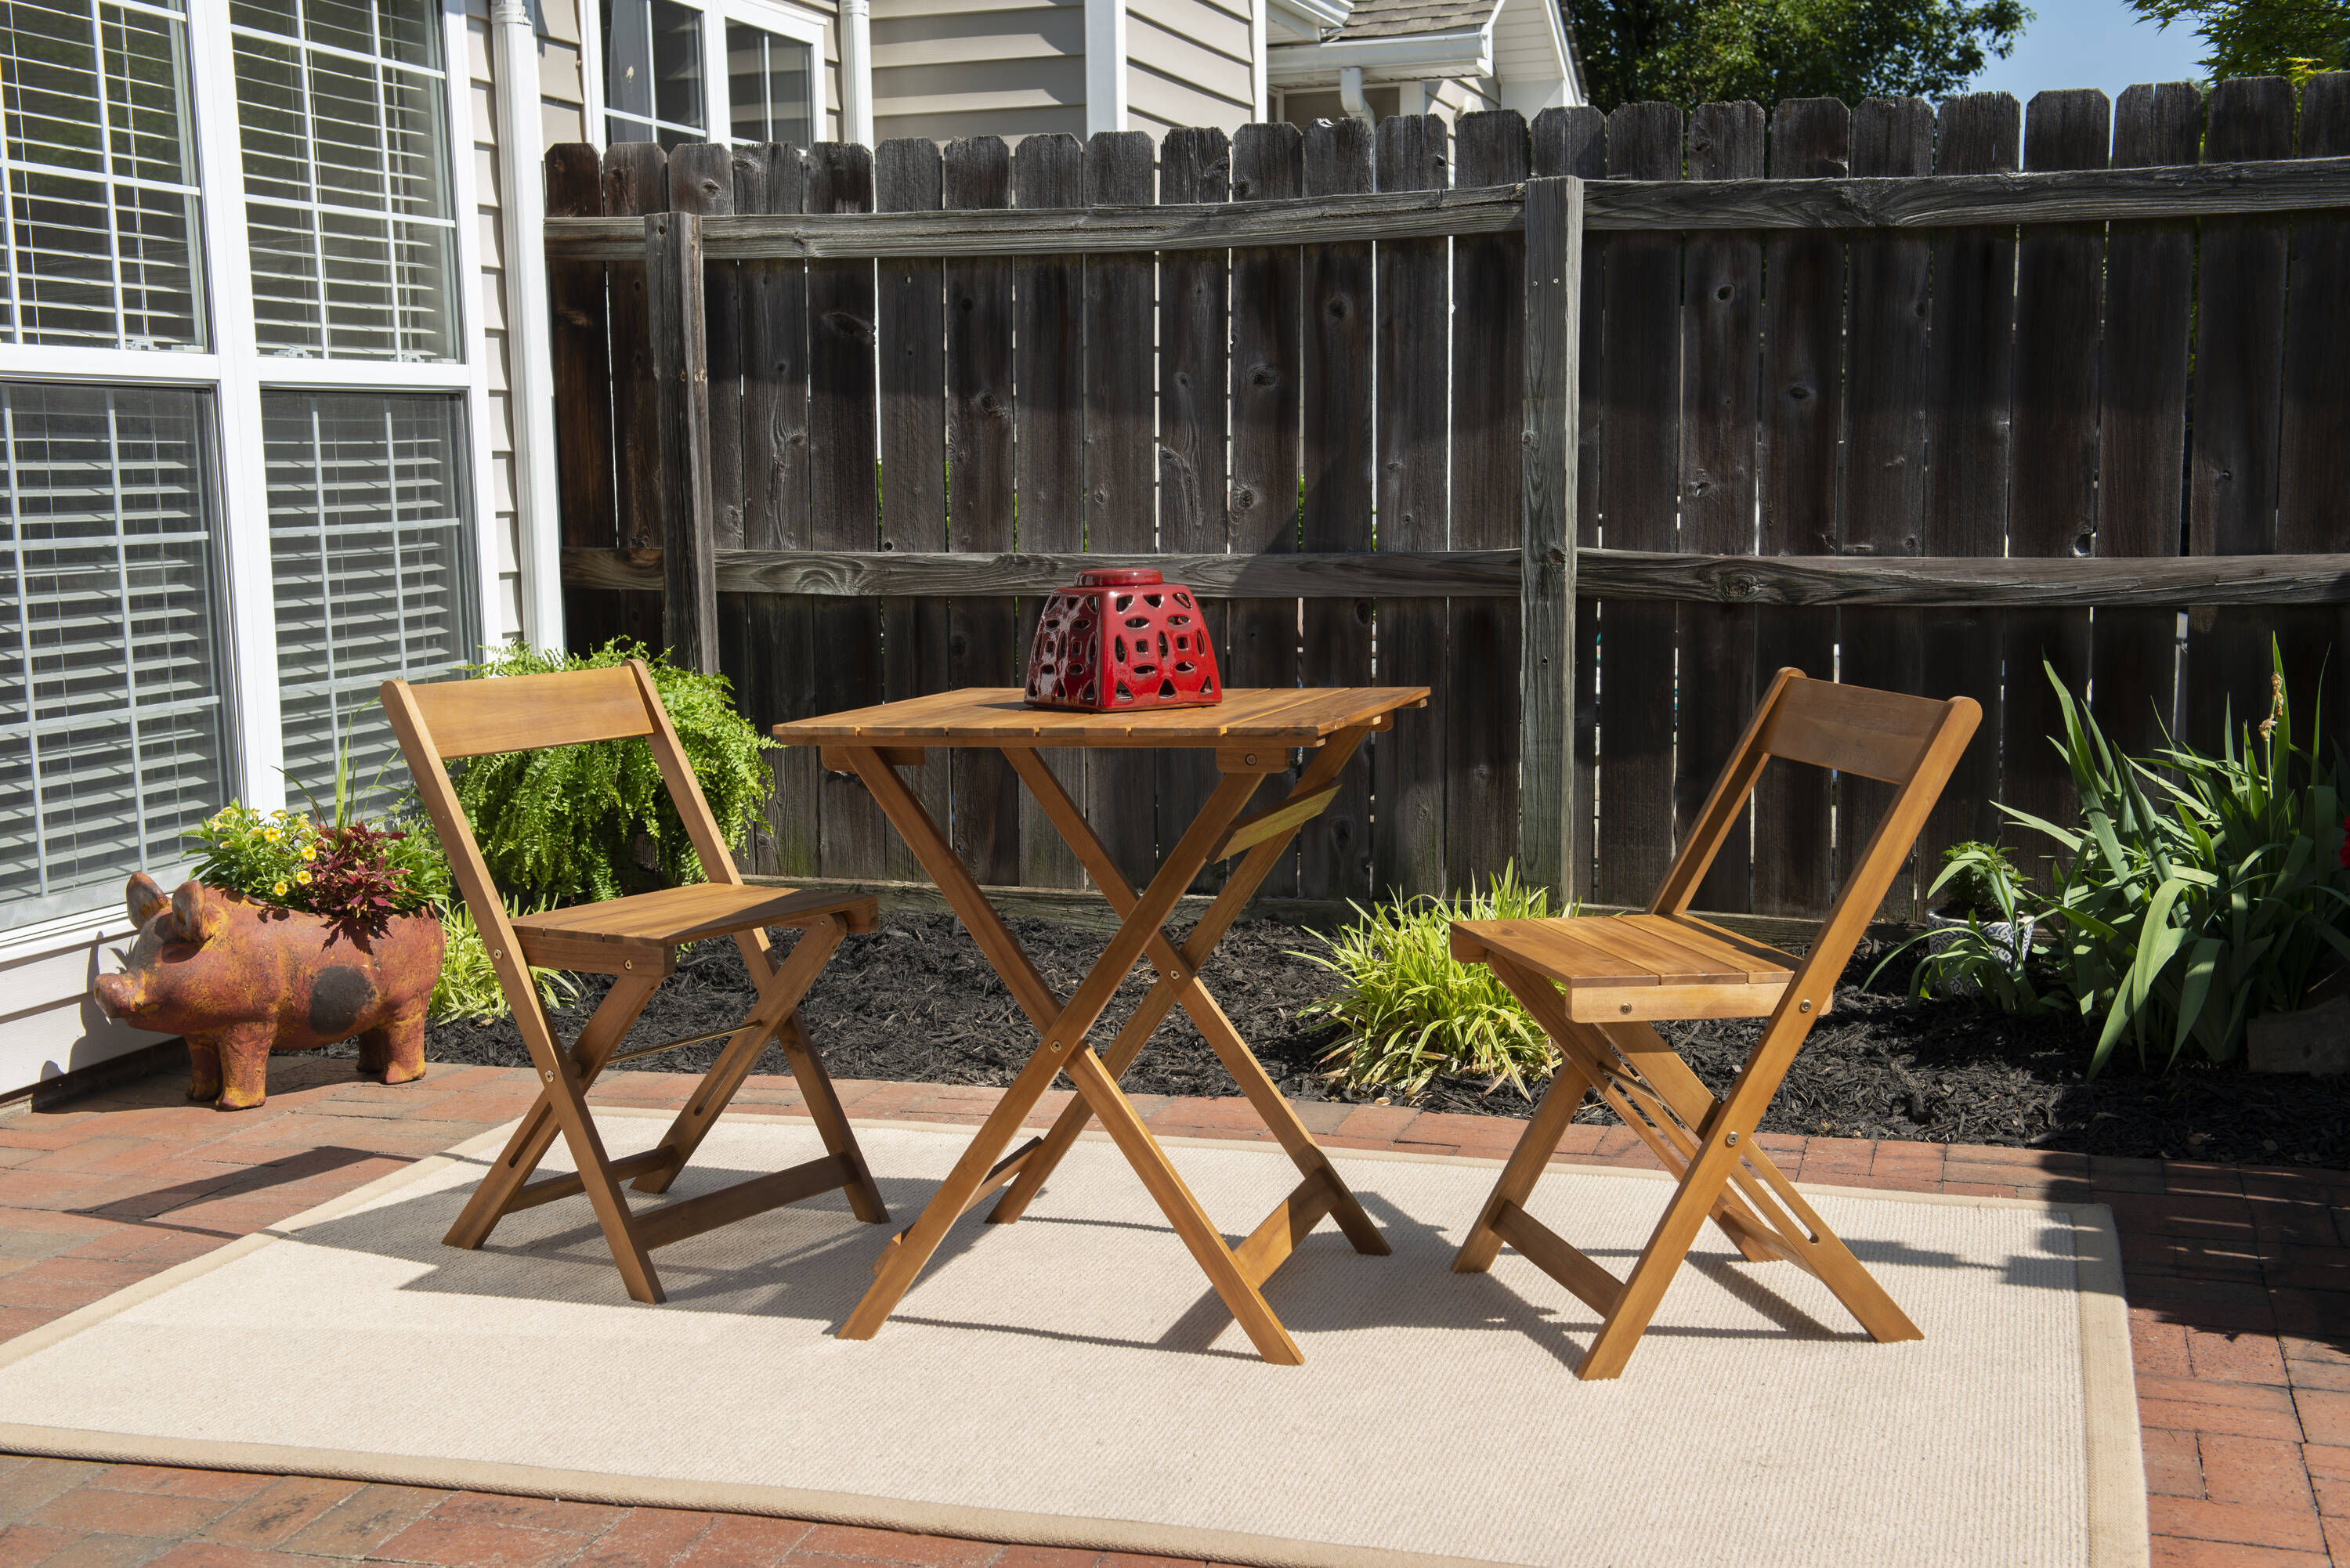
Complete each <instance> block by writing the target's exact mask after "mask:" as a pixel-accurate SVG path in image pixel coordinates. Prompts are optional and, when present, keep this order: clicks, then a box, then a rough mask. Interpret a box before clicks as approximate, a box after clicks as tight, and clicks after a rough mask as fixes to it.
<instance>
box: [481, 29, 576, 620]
mask: <svg viewBox="0 0 2350 1568" xmlns="http://www.w3.org/2000/svg"><path fill="white" fill-rule="evenodd" d="M490 58H491V70H492V72H493V74H494V77H495V80H496V88H495V90H494V91H493V92H492V94H491V98H492V99H493V100H494V106H495V107H494V109H493V111H492V112H493V113H494V115H495V116H496V119H497V137H498V194H499V196H500V197H501V198H502V200H501V201H500V202H499V203H498V227H499V230H500V232H501V234H502V235H503V237H504V242H505V253H506V255H505V260H506V267H505V296H506V298H505V305H506V376H507V388H508V396H507V398H506V414H507V417H508V418H509V419H510V420H512V421H513V422H514V491H515V496H514V499H515V545H516V547H517V550H518V552H519V555H520V557H521V559H520V561H519V563H518V564H519V566H520V567H521V571H522V634H523V637H524V639H525V640H526V641H527V642H529V643H530V645H531V646H532V647H534V648H561V647H562V646H563V535H562V526H561V522H560V519H559V518H558V517H557V515H556V477H555V359H554V353H553V345H552V343H551V341H550V333H549V329H548V325H547V319H546V239H545V234H546V187H545V185H544V184H543V183H542V182H541V181H542V177H541V174H540V172H539V154H540V151H541V149H540V143H541V141H542V140H544V138H545V136H546V131H545V130H544V128H543V127H542V126H541V124H540V122H539V110H538V36H537V33H536V29H535V28H534V27H533V26H532V25H531V16H530V4H529V0H491V4H490Z"/></svg>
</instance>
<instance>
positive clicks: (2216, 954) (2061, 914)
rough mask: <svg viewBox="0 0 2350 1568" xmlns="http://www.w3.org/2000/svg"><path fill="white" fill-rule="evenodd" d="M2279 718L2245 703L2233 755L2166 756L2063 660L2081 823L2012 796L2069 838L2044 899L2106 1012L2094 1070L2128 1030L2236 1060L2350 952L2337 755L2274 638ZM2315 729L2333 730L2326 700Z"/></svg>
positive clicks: (2085, 984) (2077, 985)
mask: <svg viewBox="0 0 2350 1568" xmlns="http://www.w3.org/2000/svg"><path fill="white" fill-rule="evenodd" d="M2271 663H2272V669H2273V673H2272V675H2271V676H2270V680H2269V704H2268V713H2267V717H2266V718H2265V720H2263V721H2262V722H2261V723H2259V724H2257V725H2246V726H2245V727H2244V728H2243V729H2242V730H2241V732H2239V731H2238V730H2237V729H2236V727H2235V725H2234V722H2233V720H2232V716H2231V717H2230V722H2229V723H2228V725H2227V727H2226V729H2225V730H2224V732H2223V733H2222V738H2221V750H2220V755H2219V756H2217V757H2213V756H2208V755H2206V754H2204V753H2201V752H2199V751H2196V750H2193V749H2192V748H2190V747H2188V746H2184V745H2178V744H2173V745H2170V746H2168V747H2167V748H2165V749H2163V750H2161V751H2159V752H2158V753H2156V760H2155V761H2153V762H2141V761H2139V760H2138V759H2137V758H2134V757H2128V756H2125V755H2123V754H2122V753H2118V752H2116V751H2115V750H2114V748H2113V746H2112V745H2111V744H2110V743H2108V742H2107V741H2106V737H2105V734H2104V732H2102V731H2101V730H2099V729H2098V727H2097V722H2096V720H2095V718H2094V717H2092V716H2090V715H2089V714H2087V713H2085V712H2084V711H2082V710H2081V709H2080V707H2079V706H2078V705H2077V704H2076V703H2075V702H2074V700H2073V697H2072V694H2071V693H2070V692H2068V691H2065V690H2064V683H2063V682H2062V681H2060V680H2057V678H2056V672H2055V671H2054V670H2053V669H2052V670H2049V671H2048V680H2049V682H2050V683H2051V684H2052V685H2054V687H2055V689H2056V697H2057V701H2059V702H2060V703H2061V704H2062V705H2063V708H2064V735H2063V736H2062V737H2060V738H2057V739H2056V741H2055V744H2056V748H2057V750H2058V751H2059V752H2060V753H2062V754H2063V755H2064V758H2065V760H2066V761H2067V762H2068V763H2070V764H2071V766H2072V770H2073V782H2074V785H2075V786H2076V788H2077V789H2078V791H2079V795H2080V819H2079V826H2077V828H2064V827H2059V826H2056V825H2055V824H2054V823H2050V822H2044V821H2043V820H2041V819H2040V818H2039V817H2036V816H2033V815H2029V814H2028V813H2025V812H2021V811H2017V810H2015V809H2013V808H2012V807H2009V806H2002V807H2001V808H2000V809H2001V810H2002V811H2003V812H2005V813H2006V814H2007V815H2008V816H2009V818H2010V819H2011V820H2012V821H2014V822H2017V823H2020V824H2022V826H2026V827H2030V828H2033V829H2034V830H2035V831H2037V832H2040V833H2043V834H2045V835H2047V836H2049V837H2050V838H2053V839H2054V840H2055V841H2056V843H2057V845H2058V846H2060V847H2061V848H2062V849H2063V851H2064V854H2063V855H2062V856H2060V857H2058V862H2057V876H2056V881H2055V887H2054V891H2053V892H2050V893H2047V894H2035V895H2033V896H2032V897H2031V898H2030V903H2031V905H2032V906H2033V910H2034V912H2035V913H2037V914H2038V915H2039V916H2040V918H2041V919H2043V920H2045V921H2049V922H2051V923H2052V924H2053V925H2054V929H2055V930H2056V932H2057V950H2056V965H2057V969H2058V971H2059V973H2060V974H2061V976H2062V982H2063V985H2064V991H2065V992H2066V994H2067V995H2068V996H2069V997H2070V999H2071V1000H2072V1002H2074V1005H2076V1006H2077V1007H2078V1008H2079V1010H2080V1012H2081V1015H2082V1017H2083V1018H2085V1019H2086V1020H2088V1021H2089V1022H2091V1023H2095V1024H2097V1025H2098V1034H2097V1044H2096V1050H2095V1055H2094V1056H2093V1057H2092V1059H2091V1066H2090V1070H2091V1071H2092V1072H2095V1071H2096V1070H2097V1069H2098V1068H2100V1067H2102V1066H2104V1065H2105V1063H2106V1057H2107V1056H2108V1055H2109V1054H2111V1053H2112V1051H2113V1049H2114V1046H2115V1045H2116V1044H2117V1043H2119V1042H2120V1041H2121V1039H2122V1038H2123V1037H2124V1036H2125V1035H2126V1036H2127V1037H2128V1038H2129V1039H2130V1040H2132V1041H2133V1042H2135V1043H2136V1044H2137V1049H2138V1054H2139V1058H2140V1060H2141V1061H2144V1060H2146V1059H2147V1056H2148V1054H2149V1052H2150V1051H2162V1052H2167V1054H2168V1059H2169V1060H2171V1061H2174V1062H2175V1061H2176V1060H2177V1059H2178V1054H2179V1053H2180V1052H2181V1051H2183V1050H2184V1049H2185V1048H2186V1046H2187V1045H2188V1044H2189V1042H2190V1041H2192V1042H2193V1043H2194V1044H2196V1046H2197V1047H2198V1048H2199V1049H2200V1050H2201V1051H2202V1052H2203V1054H2205V1055H2207V1056H2209V1057H2210V1058H2211V1059H2212V1060H2213V1061H2216V1062H2225V1061H2228V1060H2230V1058H2232V1057H2233V1056H2234V1055H2235V1054H2236V1053H2237V1050H2238V1049H2239V1048H2240V1046H2241V1044H2242V1042H2243V1037H2244V1024H2245V1022H2246V1021H2247V1020H2248V1019H2251V1018H2254V1017H2257V1016H2259V1015H2260V1014H2261V1013H2263V1012H2275V1011H2280V1010H2283V1009H2288V1008H2292V1007H2295V1006H2297V1005H2299V1003H2300V1000H2301V993H2302V989H2303V984H2304V982H2305V981H2307V978H2308V975H2309V970H2310V966H2311V964H2312V962H2313V961H2314V960H2315V959H2316V958H2317V956H2318V955H2319V954H2320V953H2321V952H2322V951H2324V950H2328V949H2331V950H2333V951H2334V952H2337V953H2341V954H2343V955H2344V956H2345V957H2350V892H2345V890H2344V887H2343V880H2344V879H2343V875H2342V866H2341V857H2342V843H2343V832H2342V827H2341V820H2342V811H2341V802H2340V797H2339V795H2338V794H2337V793H2336V790H2335V786H2334V771H2335V767H2334V760H2333V759H2330V758H2327V757H2324V756H2321V755H2320V754H2319V753H2318V752H2317V749H2316V747H2315V746H2314V745H2304V744H2303V743H2301V742H2298V741H2296V740H2295V738H2294V727H2293V711H2292V708H2291V705H2290V703H2289V702H2288V701H2286V695H2285V688H2284V659H2283V656H2282V653H2281V652H2278V651H2277V650H2276V649H2275V648H2274V646H2273V644H2272V649H2271ZM2309 731H2310V732H2311V733H2312V734H2323V733H2324V729H2323V728H2322V726H2321V724H2320V722H2319V719H2318V715H2317V713H2316V711H2314V709H2313V711H2312V713H2311V722H2310V725H2309Z"/></svg>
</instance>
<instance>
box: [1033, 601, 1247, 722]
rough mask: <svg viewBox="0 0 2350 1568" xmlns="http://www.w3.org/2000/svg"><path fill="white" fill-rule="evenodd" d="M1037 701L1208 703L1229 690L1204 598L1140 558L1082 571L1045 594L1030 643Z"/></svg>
mask: <svg viewBox="0 0 2350 1568" xmlns="http://www.w3.org/2000/svg"><path fill="white" fill-rule="evenodd" d="M1027 696H1028V701H1029V702H1030V703H1032V704H1033V705H1035V706H1036V707H1039V708H1080V709H1083V710H1085V711H1087V712H1093V713H1109V712H1116V711H1119V710H1122V709H1129V708H1203V707H1206V706H1208V705H1209V704H1211V703H1214V702H1221V701H1223V698H1224V686H1223V681H1222V679H1221V678H1220V677H1219V676H1218V675H1217V673H1216V650H1215V648H1214V647H1213V646H1212V645H1211V643H1210V642H1209V640H1208V628H1207V626H1206V624H1205V623H1204V622H1203V621H1202V620H1201V617H1200V606H1199V604H1198V602H1197V601H1196V600H1194V599H1193V598H1192V597H1191V589H1189V588H1187V587H1184V586H1183V585H1182V584H1180V583H1167V582H1161V581H1160V580H1159V574H1158V573H1157V572H1154V571H1149V570H1146V569H1139V568H1128V569H1120V570H1105V571H1094V572H1079V573H1078V574H1077V586H1076V587H1073V588H1063V589H1061V590H1060V591H1059V592H1057V593H1055V595H1054V596H1053V597H1051V598H1049V599H1047V600H1045V613H1044V614H1043V615H1042V616H1040V617H1039V618H1037V621H1036V640H1035V643H1034V644H1032V645H1031V647H1030V649H1029V652H1028V692H1027Z"/></svg>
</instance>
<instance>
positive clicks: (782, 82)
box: [726, 22, 812, 147]
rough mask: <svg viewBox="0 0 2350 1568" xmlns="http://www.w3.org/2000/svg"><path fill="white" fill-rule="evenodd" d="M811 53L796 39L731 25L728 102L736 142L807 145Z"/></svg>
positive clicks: (738, 24)
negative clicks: (775, 142)
mask: <svg viewBox="0 0 2350 1568" xmlns="http://www.w3.org/2000/svg"><path fill="white" fill-rule="evenodd" d="M809 53H810V51H809V49H808V47H807V46H806V44H803V43H800V42H798V41H797V40H796V39H792V38H785V37H779V36H776V35H775V34H774V33H770V32H767V31H766V30H764V28H759V27H753V26H746V25H744V24H743V23H741V22H729V23H727V24H726V99H727V107H728V109H729V111H730V116H731V119H732V120H733V130H732V131H731V134H732V135H733V139H734V140H737V141H754V142H757V141H785V142H789V143H790V144H791V145H793V146H795V147H806V146H807V145H808V143H809V141H810V140H811V128H810V126H809V120H810V119H811V118H812V117H811V115H810V113H809V109H810V105H809V103H808V57H809Z"/></svg>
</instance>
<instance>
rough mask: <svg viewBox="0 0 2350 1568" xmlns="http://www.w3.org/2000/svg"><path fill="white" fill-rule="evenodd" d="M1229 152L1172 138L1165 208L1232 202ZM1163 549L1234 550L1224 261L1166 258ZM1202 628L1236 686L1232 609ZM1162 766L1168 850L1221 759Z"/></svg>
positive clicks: (1175, 759) (1214, 607)
mask: <svg viewBox="0 0 2350 1568" xmlns="http://www.w3.org/2000/svg"><path fill="white" fill-rule="evenodd" d="M1231 199H1232V144H1231V142H1230V141H1229V140H1226V138H1225V136H1224V133H1223V132H1222V131H1221V130H1170V131H1169V132H1168V133H1167V139H1166V140H1164V141H1162V142H1161V143H1160V144H1159V200H1160V201H1161V202H1169V203H1173V202H1227V201H1230V200H1231ZM1231 304H1232V300H1231V274H1230V271H1229V263H1228V260H1227V254H1226V253H1225V252H1222V251H1170V252H1168V253H1167V254H1165V255H1164V256H1162V257H1161V258H1160V260H1159V548H1160V549H1161V550H1165V551H1168V552H1170V553H1173V554H1180V553H1183V552H1187V551H1189V552H1196V553H1198V554H1201V555H1213V554H1218V553H1221V552H1222V551H1223V550H1225V549H1226V548H1228V547H1229V545H1230V544H1231V529H1230V526H1229V524H1228V517H1229V502H1230V493H1229V491H1228V489H1227V487H1226V468H1225V463H1226V458H1227V454H1228V447H1227V444H1226V433H1225V419H1226V407H1227V405H1226V399H1227V397H1228V396H1229V394H1230V391H1231V376H1232V369H1231V363H1230V361H1229V359H1228V358H1227V348H1226V343H1227V335H1228V331H1230V330H1235V329H1236V327H1230V328H1228V325H1227V324H1228V323H1230V322H1231V321H1232V310H1231ZM1200 618H1201V623H1202V624H1203V625H1205V626H1206V628H1207V629H1208V636H1209V639H1210V640H1211V643H1212V644H1213V646H1214V648H1215V649H1216V654H1217V657H1218V659H1220V660H1221V661H1222V662H1221V668H1222V670H1223V674H1224V678H1225V679H1226V680H1231V679H1232V639H1231V633H1232V609H1231V606H1230V604H1229V603H1228V602H1226V601H1217V602H1214V603H1210V602H1208V601H1205V600H1202V601H1201V605H1200ZM1154 761H1155V763H1156V764H1157V777H1156V785H1157V787H1156V793H1155V797H1154V798H1155V809H1156V810H1157V813H1158V826H1157V836H1158V839H1159V843H1160V844H1162V845H1172V844H1173V843H1174V842H1175V841H1176V840H1177V839H1178V838H1180V836H1182V832H1183V829H1184V828H1185V827H1186V826H1190V824H1191V820H1192V819H1193V818H1194V817H1196V816H1198V815H1199V814H1200V808H1201V806H1203V805H1206V804H1207V802H1208V796H1209V794H1211V792H1212V791H1213V790H1214V789H1215V787H1216V777H1217V774H1216V763H1215V759H1214V758H1213V757H1212V756H1211V755H1209V754H1208V753H1204V752H1197V751H1168V752H1160V753H1158V755H1157V756H1156V758H1155V759H1154ZM1222 880H1223V878H1222V867H1221V866H1211V867H1207V868H1206V869H1204V870H1202V871H1201V873H1200V877H1199V878H1198V880H1197V881H1196V882H1195V883H1194V886H1195V887H1197V888H1201V890H1203V891H1212V890H1213V889H1214V888H1218V887H1221V886H1222Z"/></svg>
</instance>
